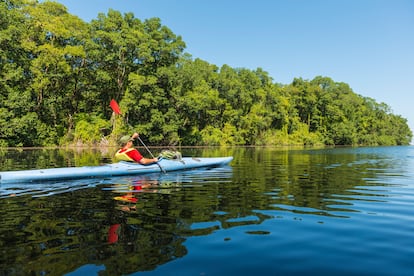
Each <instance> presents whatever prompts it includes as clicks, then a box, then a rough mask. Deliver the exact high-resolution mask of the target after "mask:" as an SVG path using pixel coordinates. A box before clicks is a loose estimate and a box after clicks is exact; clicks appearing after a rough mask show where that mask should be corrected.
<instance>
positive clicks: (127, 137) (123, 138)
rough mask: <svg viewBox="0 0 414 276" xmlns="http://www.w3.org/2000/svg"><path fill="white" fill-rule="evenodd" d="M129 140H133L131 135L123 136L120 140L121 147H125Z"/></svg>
mask: <svg viewBox="0 0 414 276" xmlns="http://www.w3.org/2000/svg"><path fill="white" fill-rule="evenodd" d="M129 140H131V136H129V135H125V136H122V137H121V139H119V143H120V144H121V145H124V144H126V143H127V142H128V141H129Z"/></svg>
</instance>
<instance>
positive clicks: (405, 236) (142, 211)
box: [0, 146, 414, 275]
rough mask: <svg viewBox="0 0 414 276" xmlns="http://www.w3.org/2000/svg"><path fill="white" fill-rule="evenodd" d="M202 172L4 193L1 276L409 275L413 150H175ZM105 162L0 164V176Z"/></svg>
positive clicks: (412, 267) (31, 157) (89, 156)
mask: <svg viewBox="0 0 414 276" xmlns="http://www.w3.org/2000/svg"><path fill="white" fill-rule="evenodd" d="M183 153H184V155H187V156H205V157H207V156H227V155H233V156H234V157H235V158H234V160H233V162H232V163H231V166H226V167H221V168H214V169H208V170H194V171H187V172H177V173H167V174H161V173H160V174H152V175H147V176H140V177H138V176H135V177H117V178H108V179H95V180H77V181H61V182H55V183H43V184H21V185H16V184H13V185H12V184H10V185H3V184H1V186H0V208H1V210H2V211H1V212H0V219H1V222H2V223H1V225H0V248H1V255H0V275H29V274H31V275H98V274H99V275H229V274H232V275H233V274H234V275H303V274H310V273H312V274H315V275H318V274H319V275H349V274H352V275H412V273H414V262H413V259H414V208H413V207H414V206H413V205H414V147H413V146H406V147H372V148H336V149H305V150H298V149H272V148H235V149H204V150H202V149H184V150H183ZM109 156H110V154H109V153H102V152H88V153H82V152H66V151H54V150H32V151H15V150H9V151H3V152H0V170H10V169H27V168H44V167H58V166H79V165H98V164H100V163H108V162H110V161H111V160H110V157H109Z"/></svg>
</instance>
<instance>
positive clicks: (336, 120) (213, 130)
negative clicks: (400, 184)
mask: <svg viewBox="0 0 414 276" xmlns="http://www.w3.org/2000/svg"><path fill="white" fill-rule="evenodd" d="M25 3H26V2H25V1H13V4H11V2H7V4H6V3H5V2H0V146H39V145H56V144H68V143H78V142H81V143H87V144H99V143H101V141H102V140H105V139H107V138H109V139H108V140H111V139H112V140H114V138H115V137H117V136H118V135H119V134H121V133H122V132H128V131H132V129H134V130H137V131H138V132H139V133H140V134H142V135H143V137H145V138H146V139H147V140H148V141H149V142H150V143H152V144H158V145H170V144H174V145H176V144H183V145H189V146H191V145H214V146H218V145H220V146H223V145H292V144H295V145H316V144H346V145H348V144H352V145H406V144H409V143H410V141H411V138H412V132H411V130H410V129H409V128H408V125H407V121H406V119H404V118H401V117H400V116H397V115H394V114H392V113H391V111H390V108H389V107H388V106H387V105H386V104H384V103H381V104H379V103H377V102H375V100H373V99H369V98H363V97H361V96H359V95H357V94H355V93H354V92H353V91H352V89H351V88H350V87H349V85H347V84H345V83H337V82H334V81H333V80H332V79H330V78H328V77H321V76H318V77H315V78H314V79H313V80H311V81H308V80H303V79H302V78H295V79H294V80H293V81H292V83H291V84H288V85H282V84H279V83H273V80H272V79H271V78H270V77H269V76H268V73H267V72H264V71H263V70H262V69H261V68H258V69H256V70H248V69H245V68H231V67H230V66H228V65H223V66H222V67H221V68H219V67H218V66H216V65H214V64H209V63H208V62H207V61H203V60H201V59H198V58H196V59H193V58H192V57H191V55H190V54H188V53H184V49H185V43H184V41H182V38H181V37H180V36H177V35H175V34H174V33H173V32H172V31H171V30H170V29H169V28H168V27H167V26H164V25H162V24H161V20H160V19H159V18H150V19H146V20H145V21H141V20H140V19H138V18H135V17H134V15H133V14H132V13H125V14H121V13H120V12H119V11H115V10H109V11H108V13H107V14H103V13H101V14H99V15H98V16H97V18H96V19H95V20H92V21H91V22H90V23H85V22H83V21H82V20H80V19H79V18H78V17H76V16H73V15H71V14H69V13H68V12H67V9H66V7H64V6H63V5H61V4H59V3H56V2H49V1H46V2H42V3H37V2H30V3H29V2H27V3H29V4H25ZM111 99H115V100H117V102H118V103H119V104H120V107H121V110H122V117H120V116H114V115H113V112H112V110H111V108H110V107H109V102H110V100H111Z"/></svg>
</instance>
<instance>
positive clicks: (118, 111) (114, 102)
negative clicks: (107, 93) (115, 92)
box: [109, 99, 121, 114]
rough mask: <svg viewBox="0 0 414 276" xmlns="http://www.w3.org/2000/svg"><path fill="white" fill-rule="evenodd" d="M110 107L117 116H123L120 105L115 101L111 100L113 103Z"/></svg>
mask: <svg viewBox="0 0 414 276" xmlns="http://www.w3.org/2000/svg"><path fill="white" fill-rule="evenodd" d="M109 105H110V106H111V108H112V110H113V111H114V112H115V113H116V114H121V110H120V109H119V105H118V103H117V102H116V101H115V100H114V99H112V100H111V102H110V103H109Z"/></svg>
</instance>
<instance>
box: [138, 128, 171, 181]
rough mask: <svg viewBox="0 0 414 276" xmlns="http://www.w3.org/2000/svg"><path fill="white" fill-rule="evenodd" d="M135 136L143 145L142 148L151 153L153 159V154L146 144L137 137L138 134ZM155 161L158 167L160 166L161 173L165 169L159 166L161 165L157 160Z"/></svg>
mask: <svg viewBox="0 0 414 276" xmlns="http://www.w3.org/2000/svg"><path fill="white" fill-rule="evenodd" d="M137 138H138V140H139V141H140V142H141V144H142V145H143V146H144V148H145V149H146V150H147V151H148V153H149V154H150V155H151V157H152V158H154V159H155V157H154V155H153V154H152V152H151V151H150V149H149V148H148V147H147V145H145V144H144V142H143V141H142V139H141V138H139V136H138V137H137ZM156 163H157V165H158V167H160V170H161V171H162V172H163V173H165V170H164V169H163V168H162V167H161V165H160V164H159V163H158V162H156Z"/></svg>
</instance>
